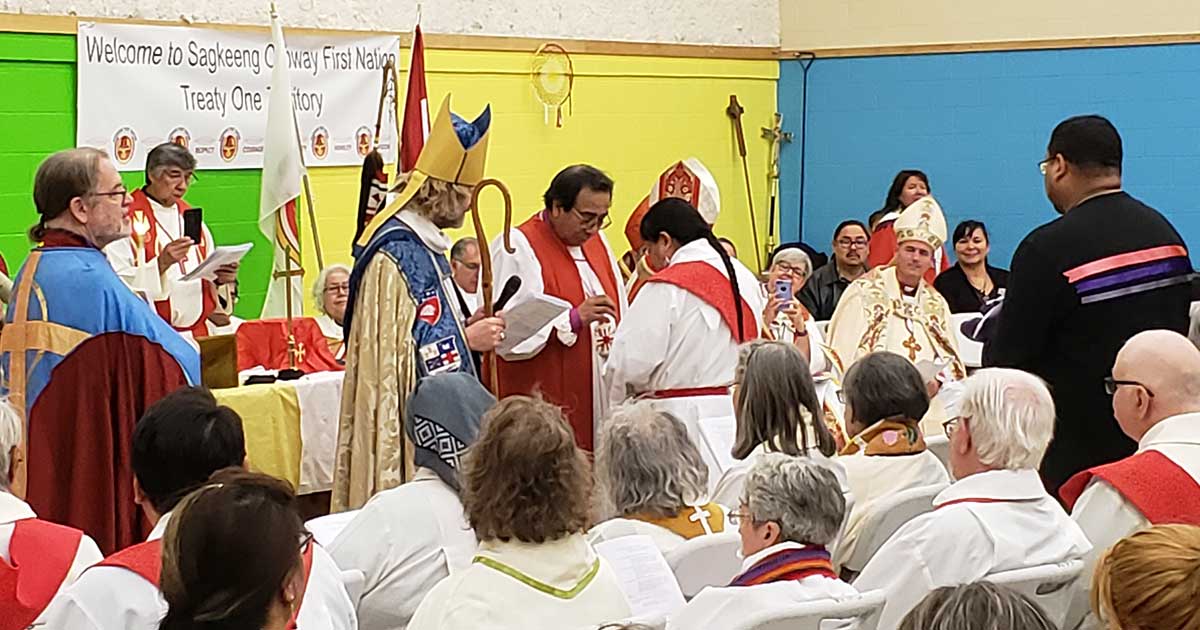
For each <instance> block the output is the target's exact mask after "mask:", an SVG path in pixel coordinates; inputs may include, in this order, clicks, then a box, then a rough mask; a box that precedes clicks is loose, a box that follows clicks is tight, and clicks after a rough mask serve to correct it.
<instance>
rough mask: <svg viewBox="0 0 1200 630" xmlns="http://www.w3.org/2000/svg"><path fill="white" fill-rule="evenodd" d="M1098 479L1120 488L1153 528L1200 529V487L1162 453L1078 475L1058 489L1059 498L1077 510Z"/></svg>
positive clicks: (1138, 455)
mask: <svg viewBox="0 0 1200 630" xmlns="http://www.w3.org/2000/svg"><path fill="white" fill-rule="evenodd" d="M1097 477H1098V478H1100V479H1103V480H1104V481H1106V482H1108V484H1109V485H1111V486H1112V487H1113V488H1116V490H1117V492H1119V493H1121V496H1122V497H1124V498H1125V500H1126V501H1129V502H1130V503H1132V504H1133V506H1134V507H1136V508H1137V509H1138V511H1139V512H1141V513H1142V516H1144V517H1146V520H1148V521H1150V523H1151V524H1152V525H1162V524H1166V523H1182V524H1185V525H1200V485H1197V484H1196V480H1195V479H1193V478H1192V476H1191V475H1189V474H1188V473H1187V471H1185V470H1184V469H1182V468H1180V467H1179V464H1176V463H1175V462H1173V461H1171V459H1170V458H1169V457H1167V456H1166V455H1163V454H1162V453H1160V452H1158V451H1155V450H1147V451H1142V452H1141V453H1136V454H1134V455H1131V456H1130V457H1126V458H1125V459H1122V460H1120V461H1116V462H1113V463H1111V464H1105V465H1103V466H1097V467H1095V468H1091V469H1089V470H1085V471H1083V472H1081V473H1078V474H1076V475H1075V476H1074V477H1071V478H1070V479H1069V480H1067V482H1066V483H1064V484H1063V485H1062V487H1061V488H1059V489H1058V494H1059V496H1061V497H1062V499H1063V501H1066V503H1067V506H1068V507H1071V508H1074V507H1075V502H1076V501H1078V500H1079V496H1080V495H1082V494H1083V491H1084V489H1086V488H1087V486H1088V483H1089V482H1091V480H1092V479H1093V478H1097Z"/></svg>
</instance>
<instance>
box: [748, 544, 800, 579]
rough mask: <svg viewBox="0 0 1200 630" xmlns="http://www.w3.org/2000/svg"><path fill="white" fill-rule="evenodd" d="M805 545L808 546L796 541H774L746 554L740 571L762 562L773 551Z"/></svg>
mask: <svg viewBox="0 0 1200 630" xmlns="http://www.w3.org/2000/svg"><path fill="white" fill-rule="evenodd" d="M807 547H808V545H802V544H800V543H798V542H792V541H790V540H789V541H785V542H781V543H776V544H774V545H771V546H770V547H767V548H765V549H759V550H758V551H756V552H754V553H753V554H751V555H750V556H748V557H746V558H745V559H744V560H742V571H741V572H742V573H745V572H746V571H749V570H750V568H751V567H753V566H754V565H756V564H758V563H759V562H762V561H763V559H764V558H766V557H767V556H769V555H771V554H773V553H779V552H780V551H787V550H789V549H805V548H807ZM741 553H742V551H741V550H740V549H739V550H738V554H739V555H741Z"/></svg>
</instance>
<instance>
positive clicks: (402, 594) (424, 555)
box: [329, 372, 496, 630]
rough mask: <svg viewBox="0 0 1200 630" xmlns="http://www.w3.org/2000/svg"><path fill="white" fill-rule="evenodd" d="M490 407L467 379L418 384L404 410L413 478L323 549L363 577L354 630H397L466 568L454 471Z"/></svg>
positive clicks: (470, 553) (468, 550)
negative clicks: (446, 581) (434, 591)
mask: <svg viewBox="0 0 1200 630" xmlns="http://www.w3.org/2000/svg"><path fill="white" fill-rule="evenodd" d="M495 402H496V399H495V398H493V397H492V395H491V394H490V393H488V391H487V390H486V389H484V388H483V386H482V385H480V383H479V381H478V379H476V378H475V377H473V376H471V375H470V374H464V373H462V372H455V373H451V374H435V375H433V376H427V377H425V378H423V379H421V380H419V381H417V388H416V389H415V390H413V393H412V396H410V397H409V401H408V406H407V407H406V408H405V410H404V414H405V418H404V430H405V432H406V433H407V434H408V439H410V440H412V441H413V447H414V450H415V452H414V454H413V461H414V464H415V465H416V467H417V468H416V475H415V476H414V477H413V479H412V481H410V482H408V483H405V484H402V485H400V486H397V487H395V488H391V489H389V490H384V491H383V492H380V493H379V494H376V495H375V496H373V497H371V500H370V501H367V504H366V505H364V506H363V508H362V509H361V510H359V512H358V514H357V515H355V517H354V519H353V520H351V521H350V523H348V524H347V525H346V527H345V529H343V530H342V532H341V533H340V534H338V537H337V538H336V539H335V540H334V541H333V543H332V544H331V545H329V555H331V556H333V559H334V561H335V562H337V565H338V567H339V568H341V569H342V570H343V571H353V570H357V571H362V572H363V575H364V576H365V580H364V582H363V588H362V596H361V597H360V598H359V600H358V602H357V606H356V608H357V610H358V627H359V630H403V629H404V628H406V627H408V622H409V620H410V619H411V618H412V615H413V612H414V611H416V609H417V606H418V605H419V604H420V603H421V600H423V599H424V598H425V594H426V593H428V592H429V591H430V589H432V588H433V586H434V585H435V584H437V583H438V582H440V581H441V580H442V579H444V578H445V577H446V576H447V575H450V574H452V573H455V572H457V571H461V570H463V569H466V568H467V567H469V566H471V559H472V558H473V557H474V556H475V547H476V543H475V532H474V531H472V530H471V526H470V525H469V524H468V523H467V521H466V516H465V515H464V514H463V506H462V501H461V500H460V499H459V496H458V493H459V489H460V487H461V485H460V482H459V478H458V468H459V466H461V461H462V456H463V454H464V453H465V452H466V450H467V449H468V448H469V447H470V446H471V445H472V444H474V443H475V439H476V437H477V436H478V435H479V424H480V422H482V420H483V414H484V412H486V411H487V410H488V409H489V408H490V407H491V406H492V405H493V404H495Z"/></svg>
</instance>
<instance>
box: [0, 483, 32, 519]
mask: <svg viewBox="0 0 1200 630" xmlns="http://www.w3.org/2000/svg"><path fill="white" fill-rule="evenodd" d="M27 518H37V514H35V513H34V511H33V508H31V507H29V504H28V503H26V502H24V501H22V500H21V499H19V498H17V496H16V495H13V494H9V493H7V492H5V491H3V490H0V525H5V524H8V523H13V522H16V521H22V520H25V519H27Z"/></svg>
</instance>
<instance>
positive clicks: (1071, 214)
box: [983, 116, 1192, 492]
mask: <svg viewBox="0 0 1200 630" xmlns="http://www.w3.org/2000/svg"><path fill="white" fill-rule="evenodd" d="M1121 158H1122V149H1121V137H1120V135H1118V134H1117V130H1116V128H1114V127H1113V125H1112V123H1110V122H1109V121H1108V120H1106V119H1104V118H1102V117H1100V116H1077V117H1074V118H1069V119H1067V120H1064V121H1063V122H1061V123H1059V125H1058V126H1057V127H1055V128H1054V132H1053V133H1052V134H1051V136H1050V144H1049V147H1047V149H1046V157H1045V159H1043V160H1042V161H1041V162H1040V163H1039V164H1038V166H1039V168H1040V169H1041V171H1042V174H1043V176H1044V179H1045V185H1046V196H1047V197H1048V198H1049V199H1050V202H1051V203H1052V204H1053V205H1054V208H1055V209H1056V210H1058V211H1059V212H1060V213H1062V215H1063V216H1061V217H1059V218H1057V219H1055V220H1054V221H1051V222H1050V223H1047V224H1046V225H1043V226H1041V227H1039V228H1037V229H1036V230H1034V231H1033V232H1031V233H1030V234H1029V235H1028V236H1026V237H1025V240H1024V241H1022V242H1021V245H1020V246H1019V247H1017V251H1016V253H1015V254H1014V255H1013V260H1012V272H1011V274H1010V275H1009V284H1008V292H1007V294H1006V295H1005V298H1004V304H1003V307H1002V311H1001V312H1000V321H999V323H998V328H997V331H996V334H995V336H994V337H993V338H992V339H991V340H990V341H989V342H988V343H987V345H986V346H985V348H984V353H983V362H984V365H987V366H1004V367H1015V368H1019V369H1022V370H1026V371H1029V372H1032V373H1034V374H1037V375H1038V376H1041V377H1042V378H1043V379H1045V380H1046V381H1047V382H1048V383H1049V385H1050V389H1051V391H1052V392H1053V394H1054V403H1055V407H1056V408H1057V411H1058V421H1057V423H1056V426H1055V432H1054V441H1053V442H1051V444H1050V448H1049V450H1047V451H1046V456H1045V459H1044V460H1043V461H1042V469H1041V472H1042V479H1043V481H1044V482H1045V483H1046V486H1047V488H1048V489H1050V490H1051V492H1053V491H1055V490H1057V489H1058V487H1059V486H1061V485H1062V484H1063V482H1065V481H1066V480H1067V479H1069V478H1070V477H1071V476H1072V475H1074V474H1075V473H1076V472H1079V471H1081V470H1084V469H1086V468H1090V467H1092V466H1096V465H1100V464H1104V463H1108V462H1112V461H1116V460H1118V459H1121V458H1123V457H1126V456H1128V455H1130V454H1132V453H1133V452H1134V449H1135V447H1136V445H1135V444H1134V443H1133V442H1132V441H1131V440H1130V439H1129V438H1127V437H1126V436H1125V435H1124V434H1123V433H1122V432H1121V429H1120V427H1119V426H1118V425H1117V422H1116V420H1115V419H1114V418H1113V412H1112V399H1111V397H1110V396H1109V395H1108V394H1107V393H1106V392H1105V383H1104V379H1105V377H1107V376H1109V374H1110V371H1111V369H1112V366H1113V362H1114V361H1115V360H1116V356H1117V352H1118V351H1119V350H1120V349H1121V346H1122V345H1123V344H1124V343H1125V341H1126V340H1128V339H1129V338H1130V337H1132V336H1133V335H1135V334H1137V333H1139V332H1141V331H1143V330H1150V329H1160V328H1165V329H1169V330H1174V331H1176V332H1179V333H1181V334H1186V333H1187V329H1188V306H1189V300H1190V288H1189V281H1190V279H1191V276H1192V266H1191V262H1190V260H1189V258H1188V252H1187V248H1186V246H1185V245H1184V242H1183V239H1182V238H1180V236H1179V233H1178V232H1176V231H1175V228H1174V227H1172V225H1171V223H1170V222H1169V221H1167V219H1166V218H1165V217H1163V216H1162V215H1161V214H1159V213H1158V212H1157V211H1156V210H1154V209H1153V208H1151V207H1149V206H1147V205H1145V204H1143V203H1142V202H1140V201H1138V200H1137V199H1134V198H1133V197H1131V196H1130V195H1128V194H1127V193H1125V192H1123V191H1122V190H1121ZM1164 369H1170V367H1169V366H1164ZM1128 386H1132V387H1137V388H1138V389H1139V392H1140V395H1145V396H1152V395H1153V392H1150V391H1148V390H1146V388H1145V387H1143V386H1141V385H1137V384H1128Z"/></svg>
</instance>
